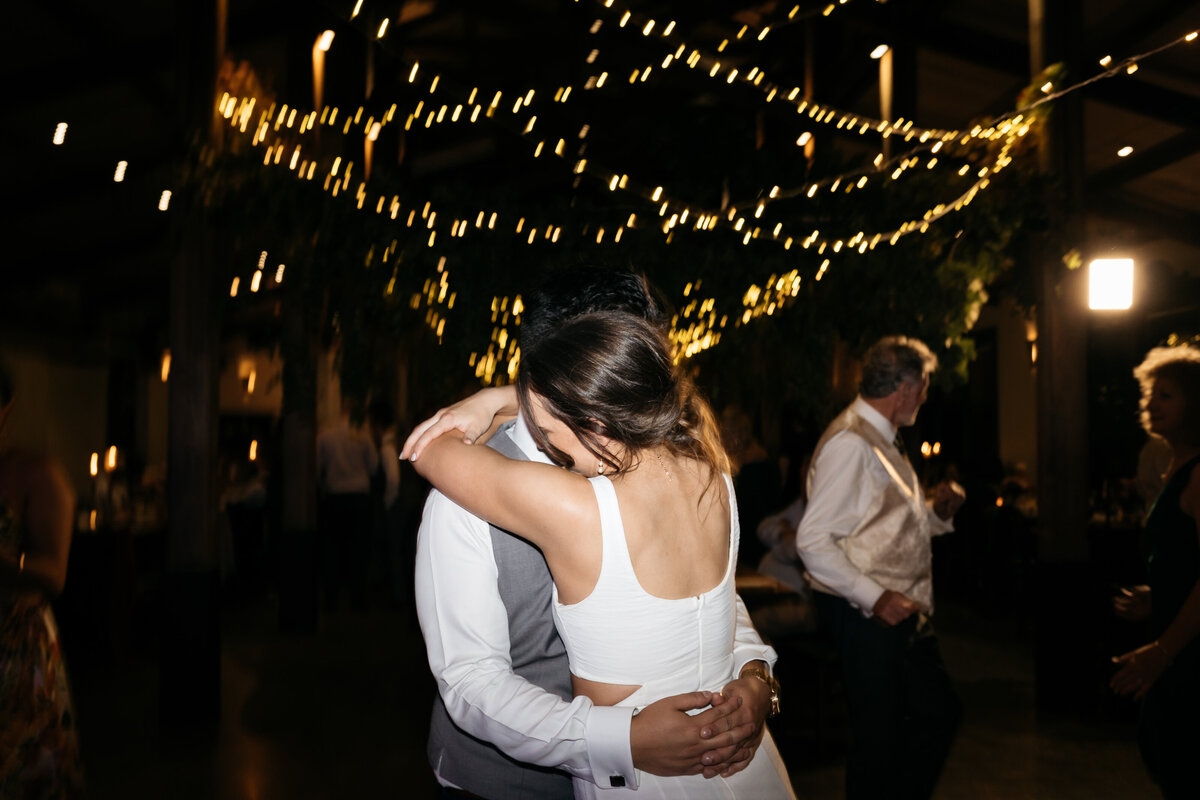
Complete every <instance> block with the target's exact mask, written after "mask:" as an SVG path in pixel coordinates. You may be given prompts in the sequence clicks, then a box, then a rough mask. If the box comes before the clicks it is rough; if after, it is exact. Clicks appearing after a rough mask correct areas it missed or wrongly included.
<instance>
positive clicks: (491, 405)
mask: <svg viewBox="0 0 1200 800" xmlns="http://www.w3.org/2000/svg"><path fill="white" fill-rule="evenodd" d="M516 413H517V391H516V389H515V388H513V387H512V386H501V387H496V388H489V389H481V390H480V391H478V392H476V393H475V394H473V395H471V396H470V397H468V398H466V399H465V400H459V401H458V402H457V403H455V404H454V405H451V406H447V407H446V408H442V409H439V410H438V412H437V413H436V414H434V415H433V416H432V417H430V418H429V419H427V420H425V421H424V422H422V423H420V424H419V425H417V426H416V427H415V428H413V431H412V433H410V434H409V435H408V438H407V439H405V440H404V449H403V450H401V451H400V458H402V459H406V460H409V461H416V460H417V458H418V457H420V455H421V453H422V452H423V451H424V450H425V448H426V446H428V445H429V443H430V442H432V441H434V440H435V439H437V438H438V437H439V436H441V435H442V434H444V433H447V432H448V431H459V432H460V433H462V440H463V442H464V443H465V444H474V443H475V442H476V441H477V440H478V439H479V438H480V437H481V436H483V435H484V434H485V433H487V432H488V429H489V428H491V426H492V422H493V420H495V419H496V417H511V416H515V415H516Z"/></svg>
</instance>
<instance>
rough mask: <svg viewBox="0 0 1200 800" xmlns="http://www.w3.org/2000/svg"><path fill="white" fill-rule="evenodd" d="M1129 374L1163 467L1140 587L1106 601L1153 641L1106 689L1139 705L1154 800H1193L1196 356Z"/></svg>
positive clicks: (1199, 500) (1170, 357)
mask: <svg viewBox="0 0 1200 800" xmlns="http://www.w3.org/2000/svg"><path fill="white" fill-rule="evenodd" d="M1133 374H1134V377H1136V378H1137V380H1138V383H1139V384H1140V386H1141V390H1142V403H1141V405H1142V425H1143V427H1145V429H1146V432H1147V433H1149V434H1150V435H1151V436H1156V437H1161V438H1162V439H1163V440H1165V441H1166V442H1167V444H1169V445H1170V448H1171V460H1170V463H1169V466H1168V467H1167V470H1166V474H1165V479H1164V483H1163V488H1162V490H1161V491H1160V492H1159V494H1158V498H1157V499H1156V500H1155V501H1154V504H1153V506H1151V508H1150V513H1149V515H1148V516H1147V517H1146V522H1145V531H1146V537H1147V540H1148V542H1147V543H1148V545H1149V558H1148V561H1147V571H1146V575H1147V580H1148V581H1149V585H1147V586H1134V587H1129V588H1126V589H1123V590H1122V591H1121V594H1120V595H1118V596H1117V598H1116V599H1115V600H1114V606H1115V608H1116V612H1117V614H1118V615H1120V616H1121V617H1123V618H1125V619H1129V620H1143V619H1149V620H1150V624H1151V630H1152V635H1153V636H1155V637H1156V638H1155V639H1154V640H1153V641H1152V642H1150V643H1149V644H1147V645H1143V646H1142V647H1139V648H1137V649H1136V650H1133V651H1132V652H1129V653H1126V654H1124V655H1122V656H1117V657H1116V658H1114V659H1113V661H1114V662H1115V663H1116V664H1117V666H1118V669H1117V673H1116V674H1115V675H1114V676H1113V678H1112V682H1111V685H1112V688H1113V690H1114V691H1115V692H1116V693H1117V694H1122V695H1133V697H1134V698H1135V699H1141V700H1143V701H1144V702H1143V703H1142V710H1141V716H1140V719H1139V725H1138V745H1139V746H1140V747H1141V751H1142V759H1143V760H1144V761H1145V763H1146V769H1147V770H1148V771H1149V773H1150V776H1151V777H1152V778H1153V779H1154V780H1155V782H1156V783H1158V785H1159V787H1160V788H1161V789H1162V792H1163V796H1164V797H1167V798H1176V797H1181V798H1182V797H1200V773H1198V772H1197V771H1196V769H1195V765H1194V763H1193V762H1194V760H1195V757H1196V754H1197V753H1200V727H1197V722H1198V721H1200V637H1198V636H1197V634H1198V633H1200V469H1197V466H1198V465H1200V350H1198V349H1196V348H1193V347H1187V346H1183V347H1171V348H1168V347H1158V348H1155V349H1153V350H1151V351H1150V352H1149V353H1147V354H1146V359H1145V360H1144V361H1143V362H1142V363H1141V364H1140V365H1138V366H1137V368H1135V369H1134V371H1133Z"/></svg>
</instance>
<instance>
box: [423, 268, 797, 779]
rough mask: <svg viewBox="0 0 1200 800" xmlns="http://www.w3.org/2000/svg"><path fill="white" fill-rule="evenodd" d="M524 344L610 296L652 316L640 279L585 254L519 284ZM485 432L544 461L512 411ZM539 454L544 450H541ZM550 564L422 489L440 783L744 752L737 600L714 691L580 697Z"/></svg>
mask: <svg viewBox="0 0 1200 800" xmlns="http://www.w3.org/2000/svg"><path fill="white" fill-rule="evenodd" d="M528 309H529V310H528V313H527V315H526V316H525V318H524V319H523V320H522V324H521V334H520V335H521V343H522V344H523V345H527V344H529V343H531V342H533V341H536V340H537V338H538V337H539V336H540V335H541V334H542V333H543V332H545V331H547V330H549V329H551V328H553V327H554V326H556V325H558V324H561V323H562V322H563V321H565V320H567V319H570V318H572V317H574V316H577V315H579V314H583V313H587V312H590V311H601V310H616V311H627V312H629V313H633V314H638V315H640V316H643V317H645V318H647V319H650V320H652V321H655V322H660V321H661V315H660V312H659V310H658V308H657V306H656V305H655V304H654V302H653V301H652V300H651V299H650V296H649V294H648V292H647V291H646V285H645V281H644V280H643V279H642V278H640V277H638V276H636V275H634V274H633V273H630V272H625V271H613V270H603V269H595V268H585V269H576V270H571V271H569V272H566V273H562V274H560V275H559V276H558V277H557V278H556V279H553V280H552V281H551V282H548V283H547V284H545V285H544V286H543V287H542V288H541V290H539V291H538V292H536V293H535V294H534V296H532V297H531V298H530V302H529V304H528ZM488 446H490V447H493V448H494V449H496V450H497V451H499V452H500V453H502V454H504V455H506V456H509V457H511V458H522V459H528V460H537V461H542V462H546V461H547V460H546V458H545V457H544V456H543V455H542V454H541V453H540V452H539V451H538V450H537V447H536V445H534V443H533V438H532V436H531V435H530V433H529V430H528V428H526V426H525V424H524V420H522V419H521V418H519V417H518V418H517V419H516V420H515V421H513V422H509V423H506V424H505V425H504V426H502V427H501V428H500V429H499V431H498V432H497V433H496V434H495V435H494V436H493V437H492V438H491V439H490V440H489V442H488ZM547 463H548V462H547ZM551 585H552V582H551V578H550V572H549V570H548V569H547V567H546V562H545V559H544V558H543V557H542V554H541V551H539V550H538V549H537V548H535V547H533V546H532V545H530V544H528V543H527V542H525V541H524V540H522V539H519V538H517V537H515V536H512V535H510V534H507V533H505V532H504V531H502V530H500V529H499V528H494V527H491V526H489V525H488V523H486V522H484V521H483V520H481V519H479V518H478V517H474V516H472V515H471V514H469V513H468V512H467V511H465V510H463V509H462V508H460V507H459V506H457V505H455V504H454V503H452V502H451V501H450V500H448V499H447V498H446V497H445V496H444V495H442V494H440V493H439V492H438V491H437V490H432V491H431V492H430V493H429V498H428V500H427V501H426V503H425V510H424V515H423V517H422V519H421V528H420V532H419V534H418V539H417V563H416V582H415V586H416V600H417V614H418V617H419V619H420V622H421V631H422V633H423V634H424V636H425V645H426V649H427V651H428V654H429V666H430V668H431V670H432V672H433V675H434V678H435V679H436V680H437V686H438V693H439V696H438V697H437V699H436V700H435V702H434V708H433V714H432V718H431V720H430V726H429V747H428V754H429V763H430V765H431V766H432V767H433V771H434V774H435V775H436V776H437V779H438V782H439V783H440V784H441V787H442V797H477V798H489V800H508V799H510V798H511V799H512V800H516V799H517V798H530V797H537V798H551V799H553V798H563V800H567V799H568V798H571V797H572V796H573V794H572V789H571V776H576V777H580V778H583V779H585V780H589V781H592V782H593V783H595V784H596V785H597V786H599V787H601V788H606V787H620V786H626V787H632V788H636V787H637V771H636V770H644V771H646V772H650V773H653V774H656V775H664V776H669V775H685V774H698V773H700V772H704V774H705V775H707V776H709V777H711V776H713V775H717V774H720V773H722V772H724V771H725V770H728V769H732V770H733V771H737V770H739V769H741V768H742V767H744V766H745V765H746V764H748V763H749V761H750V758H751V757H752V756H753V754H754V750H755V748H757V746H758V743H759V741H760V740H761V734H762V730H763V728H762V724H763V720H764V719H765V717H766V715H767V712H768V710H769V706H770V705H771V702H772V697H771V695H772V691H771V688H772V687H770V686H769V685H768V684H769V683H770V682H772V681H773V679H772V678H770V674H769V669H770V666H771V665H773V664H774V662H775V652H774V650H773V649H772V648H770V647H769V646H767V645H765V644H764V643H763V642H762V640H761V639H760V638H759V636H758V634H757V633H756V632H755V630H754V628H753V626H752V625H751V624H750V619H749V615H748V614H747V613H746V610H745V608H744V606H742V604H741V601H740V600H739V601H738V608H737V611H738V618H737V623H738V624H737V630H736V634H735V637H736V641H735V647H734V658H735V663H737V664H738V665H739V675H744V676H745V677H739V678H738V679H737V680H734V681H732V682H730V683H729V684H728V685H727V686H726V687H725V688H724V690H723V694H724V695H725V696H726V697H727V698H728V699H726V700H725V701H724V702H720V698H719V697H718V698H715V700H714V701H713V702H717V703H718V704H717V705H714V706H713V708H711V709H708V710H706V711H703V712H701V713H699V714H697V715H695V716H689V715H688V714H687V712H688V711H689V710H696V709H701V708H705V707H706V706H708V705H709V703H710V699H709V698H708V697H707V696H706V694H704V693H700V692H694V693H691V694H687V695H680V696H677V697H669V698H666V699H663V700H660V701H658V702H656V703H653V704H651V705H649V706H647V707H645V708H643V709H641V710H640V711H639V712H638V713H637V714H636V715H634V714H633V710H632V709H629V708H615V707H608V706H594V705H592V703H591V701H590V700H589V699H587V698H585V697H576V698H574V699H572V697H571V676H570V668H569V666H568V664H567V656H566V650H565V648H564V646H563V643H562V641H561V640H560V639H559V637H558V633H557V632H556V631H555V628H554V620H553V618H552V616H551V610H550V604H551V593H550V590H551Z"/></svg>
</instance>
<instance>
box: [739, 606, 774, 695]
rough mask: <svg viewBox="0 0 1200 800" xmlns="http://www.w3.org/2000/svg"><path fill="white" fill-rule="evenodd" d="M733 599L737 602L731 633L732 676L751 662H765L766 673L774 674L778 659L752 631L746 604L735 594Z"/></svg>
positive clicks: (771, 649) (756, 632)
mask: <svg viewBox="0 0 1200 800" xmlns="http://www.w3.org/2000/svg"><path fill="white" fill-rule="evenodd" d="M734 598H735V599H736V600H737V603H736V606H737V620H736V622H737V625H736V627H735V628H734V631H733V674H734V676H735V677H736V676H737V675H738V674H739V673H741V671H742V667H744V666H746V665H747V664H749V663H750V662H751V661H765V662H766V664H767V671H768V672H770V673H772V674H774V671H775V662H776V661H777V660H778V658H779V656H778V655H776V653H775V648H774V647H771V646H770V645H769V644H766V643H765V642H763V640H762V637H761V636H759V635H758V631H757V630H755V629H754V623H753V622H751V621H750V612H749V611H747V610H746V604H745V603H743V602H742V598H741V597H740V596H739V595H736V594H735V595H734Z"/></svg>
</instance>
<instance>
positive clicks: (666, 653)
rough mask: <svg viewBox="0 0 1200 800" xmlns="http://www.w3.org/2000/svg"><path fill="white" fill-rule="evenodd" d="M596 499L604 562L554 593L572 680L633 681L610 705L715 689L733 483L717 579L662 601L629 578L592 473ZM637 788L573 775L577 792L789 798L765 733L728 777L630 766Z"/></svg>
mask: <svg viewBox="0 0 1200 800" xmlns="http://www.w3.org/2000/svg"><path fill="white" fill-rule="evenodd" d="M591 484H592V489H593V491H595V493H596V499H597V501H598V503H599V505H600V524H601V532H602V537H603V562H602V564H601V568H600V578H599V580H597V582H596V587H595V589H593V590H592V593H591V594H590V595H588V597H586V598H585V599H584V600H582V601H580V602H578V603H574V604H571V605H563V604H561V603H559V602H558V592H557V591H555V593H554V621H555V624H556V625H557V626H558V630H559V633H560V635H561V636H562V638H563V642H564V643H565V644H566V646H567V656H568V658H569V659H570V662H571V672H572V673H573V674H575V675H578V676H579V677H581V678H586V679H589V680H594V681H601V682H604V683H613V684H627V685H640V687H641V688H639V689H638V690H637V691H635V692H634V693H633V694H632V695H630V696H629V697H627V698H625V699H624V700H622V701H621V702H620V703H618V704H617V705H619V706H624V707H628V706H632V707H634V708H643V707H645V706H647V705H649V704H650V703H653V702H654V701H656V700H661V699H662V698H664V697H670V696H672V695H677V694H682V693H685V692H694V691H700V690H709V691H714V692H715V691H720V690H721V688H722V687H724V686H725V684H726V683H728V682H729V681H730V680H732V679H733V678H734V677H735V676H734V674H733V670H734V663H733V640H734V629H735V616H736V610H735V606H734V602H735V600H734V565H735V564H736V563H737V543H738V519H737V504H736V502H735V500H734V494H733V483H732V481H731V480H730V479H729V476H727V475H726V476H725V487H726V490H727V491H728V492H729V507H730V525H729V528H730V531H729V563H728V564H727V565H726V568H725V576H724V578H722V580H721V582H720V583H719V584H718V585H717V586H715V587H713V588H712V589H710V590H708V591H707V592H705V593H704V594H701V595H698V596H696V597H686V598H682V599H678V600H667V599H664V598H661V597H655V596H653V595H651V594H648V593H647V592H646V591H645V590H644V589H643V588H642V586H641V584H640V583H638V580H637V576H636V575H635V574H634V571H633V564H632V562H631V561H630V558H629V549H628V547H627V545H626V542H625V527H624V524H623V523H622V521H621V510H620V507H619V506H618V504H617V495H616V491H615V490H614V489H613V485H612V482H611V481H610V480H609V479H608V478H606V477H604V476H600V477H596V478H592V479H591ZM638 782H639V788H638V789H637V790H636V791H634V790H632V789H609V788H605V789H598V788H597V787H596V785H595V784H593V783H591V782H589V781H583V780H579V779H576V780H575V796H576V797H577V798H601V797H603V798H617V797H622V796H629V797H636V798H638V800H651V798H681V799H682V798H687V800H697V798H700V799H703V798H742V800H772V799H773V798H792V800H795V794H794V793H793V791H792V788H791V782H790V781H789V780H788V776H787V770H786V768H785V767H784V765H783V759H782V758H780V756H779V751H778V750H777V749H776V747H775V743H774V741H773V740H772V739H771V734H770V733H769V732H767V733H765V734H764V736H763V741H762V744H761V745H760V746H759V748H758V751H757V752H756V753H755V756H754V759H753V760H752V761H751V762H750V764H749V765H748V766H747V767H746V768H745V769H744V770H742V771H741V772H739V773H737V774H736V775H733V776H731V777H729V778H721V777H716V778H711V779H706V778H705V777H704V776H702V775H691V776H683V777H678V778H660V777H658V776H656V775H650V774H648V773H645V772H640V771H639V773H638Z"/></svg>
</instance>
